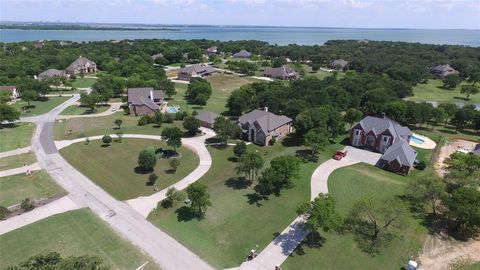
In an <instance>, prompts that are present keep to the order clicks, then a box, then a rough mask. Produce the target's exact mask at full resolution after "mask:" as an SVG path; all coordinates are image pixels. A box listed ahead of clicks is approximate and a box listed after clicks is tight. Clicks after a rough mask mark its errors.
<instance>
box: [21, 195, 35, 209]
mask: <svg viewBox="0 0 480 270" xmlns="http://www.w3.org/2000/svg"><path fill="white" fill-rule="evenodd" d="M20 208H22V209H23V210H24V211H25V212H28V211H32V210H33V208H35V206H34V205H33V202H32V201H31V200H30V199H29V198H25V199H24V200H23V201H22V203H21V204H20Z"/></svg>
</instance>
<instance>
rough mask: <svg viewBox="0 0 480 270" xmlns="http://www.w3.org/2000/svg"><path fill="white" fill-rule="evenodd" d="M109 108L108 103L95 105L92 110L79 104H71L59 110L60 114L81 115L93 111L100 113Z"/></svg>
mask: <svg viewBox="0 0 480 270" xmlns="http://www.w3.org/2000/svg"><path fill="white" fill-rule="evenodd" d="M108 109H110V105H107V106H104V105H97V106H96V108H95V110H94V111H93V112H92V111H90V109H89V108H87V107H84V106H79V105H72V106H68V107H67V108H65V110H63V112H61V113H60V114H61V115H82V114H94V113H102V112H104V111H106V110H108Z"/></svg>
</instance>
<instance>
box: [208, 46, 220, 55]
mask: <svg viewBox="0 0 480 270" xmlns="http://www.w3.org/2000/svg"><path fill="white" fill-rule="evenodd" d="M206 53H207V55H214V54H217V53H218V49H217V46H212V47H210V48H208V49H207V50H206Z"/></svg>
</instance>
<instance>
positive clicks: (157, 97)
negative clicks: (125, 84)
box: [127, 87, 165, 115]
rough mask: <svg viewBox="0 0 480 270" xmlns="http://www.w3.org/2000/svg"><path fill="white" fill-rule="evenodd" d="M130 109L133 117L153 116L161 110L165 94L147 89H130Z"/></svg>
mask: <svg viewBox="0 0 480 270" xmlns="http://www.w3.org/2000/svg"><path fill="white" fill-rule="evenodd" d="M127 93H128V108H129V109H130V114H132V115H147V114H148V115H151V114H154V113H155V112H156V111H158V109H159V108H160V105H162V103H163V99H164V97H165V94H164V93H163V91H162V90H154V89H153V88H151V87H146V88H128V91H127Z"/></svg>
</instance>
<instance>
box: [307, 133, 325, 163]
mask: <svg viewBox="0 0 480 270" xmlns="http://www.w3.org/2000/svg"><path fill="white" fill-rule="evenodd" d="M303 143H304V144H305V146H306V147H308V148H310V151H311V154H312V157H314V156H316V154H317V153H318V152H319V151H320V150H321V149H323V148H324V147H325V146H326V145H327V143H328V136H327V134H325V132H324V131H322V130H320V129H312V130H310V131H309V132H307V134H305V136H304V137H303Z"/></svg>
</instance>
